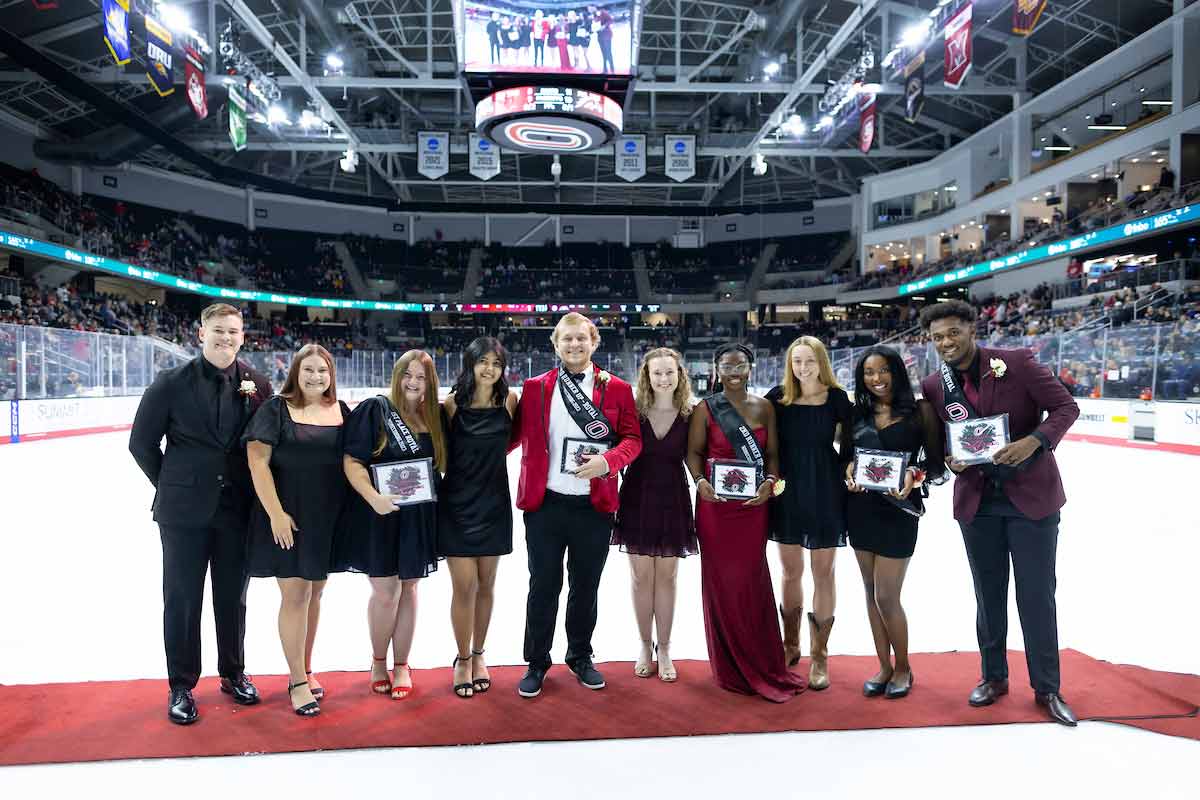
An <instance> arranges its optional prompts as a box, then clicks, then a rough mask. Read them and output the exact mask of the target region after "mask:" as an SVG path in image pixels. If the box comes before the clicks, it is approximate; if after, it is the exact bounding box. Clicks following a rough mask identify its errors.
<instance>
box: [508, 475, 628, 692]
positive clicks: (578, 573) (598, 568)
mask: <svg viewBox="0 0 1200 800" xmlns="http://www.w3.org/2000/svg"><path fill="white" fill-rule="evenodd" d="M612 525H613V517H612V514H601V513H600V512H599V511H597V510H596V509H595V508H593V507H592V501H591V499H590V498H589V497H588V496H587V495H579V496H576V495H565V494H558V493H556V492H550V491H547V492H546V499H545V501H543V503H542V507H541V508H539V509H538V510H537V511H526V512H525V546H526V549H527V551H528V553H529V599H528V601H527V603H526V608H525V661H526V662H528V664H529V666H531V667H536V668H538V669H549V667H550V664H551V663H552V662H551V658H550V649H551V647H552V646H553V645H554V623H555V621H556V620H557V618H558V597H559V595H560V594H561V593H562V582H563V556H564V555H566V558H567V584H568V587H569V590H568V593H567V619H566V628H567V657H566V662H567V664H568V665H570V664H573V663H575V662H576V661H578V660H579V659H583V658H591V657H592V632H593V631H594V630H595V629H596V616H597V607H596V594H597V591H598V590H599V588H600V576H601V574H602V573H603V572H604V562H605V560H606V559H607V558H608V544H609V540H610V538H611V537H612Z"/></svg>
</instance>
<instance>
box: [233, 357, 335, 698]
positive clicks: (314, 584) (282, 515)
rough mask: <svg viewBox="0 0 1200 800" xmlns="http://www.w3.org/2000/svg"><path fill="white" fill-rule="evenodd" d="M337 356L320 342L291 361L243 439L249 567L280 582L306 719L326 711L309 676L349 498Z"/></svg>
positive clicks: (283, 621) (291, 681)
mask: <svg viewBox="0 0 1200 800" xmlns="http://www.w3.org/2000/svg"><path fill="white" fill-rule="evenodd" d="M349 415H350V409H349V408H347V407H346V404H345V403H341V402H339V401H338V399H337V370H336V369H335V367H334V363H333V356H331V355H330V354H329V351H327V350H326V349H325V348H324V347H321V346H320V345H318V344H309V345H305V346H304V347H302V348H301V349H300V352H298V353H296V357H295V358H293V359H292V365H291V368H290V369H289V370H288V373H287V378H286V380H285V381H284V384H283V389H281V390H280V392H279V394H278V395H276V396H275V397H272V398H271V399H270V400H268V401H267V402H265V403H263V404H262V405H261V406H259V408H258V411H256V412H255V414H254V417H253V418H252V419H251V420H250V423H249V424H248V425H247V426H246V430H245V432H244V433H243V434H242V441H243V442H244V443H245V444H246V454H247V457H248V459H249V462H250V477H251V479H252V480H253V481H254V492H255V494H256V495H257V496H258V502H257V503H255V504H254V509H253V511H252V512H251V515H250V528H249V533H248V541H247V558H246V564H247V571H248V572H249V573H250V575H252V576H254V577H256V578H275V579H276V580H277V581H278V582H279V592H280V595H281V598H280V603H279V640H280V643H281V644H282V645H283V655H284V658H286V659H287V663H288V695H289V697H290V699H291V701H292V708H293V709H294V710H295V712H296V713H297V714H299V715H301V716H305V717H309V716H315V715H317V714H319V713H320V711H321V707H320V705H319V704H318V702H317V701H318V700H319V699H320V698H321V697H323V696H324V694H325V690H324V689H323V688H321V685H320V684H319V683H318V682H317V680H316V679H315V678H312V677H310V676H311V675H312V667H311V664H312V651H313V641H314V640H315V639H316V635H317V622H318V620H319V619H320V617H321V592H322V591H323V590H324V589H325V579H326V578H327V577H328V576H329V570H330V565H331V563H332V560H333V549H334V538H335V536H337V535H338V534H339V532H340V530H341V525H340V523H341V519H342V510H343V508H344V506H345V501H346V489H347V487H346V479H345V476H344V475H343V474H342V441H341V432H342V422H343V420H344V419H345V418H346V417H348V416H349Z"/></svg>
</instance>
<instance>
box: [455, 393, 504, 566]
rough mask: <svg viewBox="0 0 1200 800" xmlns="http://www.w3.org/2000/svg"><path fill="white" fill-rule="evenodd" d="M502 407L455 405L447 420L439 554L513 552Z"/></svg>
mask: <svg viewBox="0 0 1200 800" xmlns="http://www.w3.org/2000/svg"><path fill="white" fill-rule="evenodd" d="M511 431H512V417H511V416H510V415H509V413H508V409H507V408H505V407H504V406H498V407H496V408H459V409H458V411H457V412H456V413H455V414H454V417H453V418H452V419H451V420H450V442H449V446H450V464H449V466H448V468H447V470H446V479H445V480H444V481H443V482H442V487H441V490H440V496H439V501H438V529H437V531H438V532H437V553H438V555H439V556H440V557H443V558H444V557H446V556H461V557H475V556H503V555H508V554H509V553H511V552H512V549H513V544H512V530H513V518H512V501H511V495H510V494H509V489H508V465H507V463H506V457H507V455H508V436H509V433H510V432H511Z"/></svg>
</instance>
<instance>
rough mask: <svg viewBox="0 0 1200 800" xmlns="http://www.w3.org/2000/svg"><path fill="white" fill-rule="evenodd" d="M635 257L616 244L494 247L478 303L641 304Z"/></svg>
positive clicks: (486, 263)
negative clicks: (532, 300) (563, 301)
mask: <svg viewBox="0 0 1200 800" xmlns="http://www.w3.org/2000/svg"><path fill="white" fill-rule="evenodd" d="M636 298H637V284H636V282H635V280H634V275H633V264H632V262H631V261H630V258H629V251H628V250H627V249H626V248H625V247H622V246H617V245H611V244H592V245H587V244H568V245H563V246H561V247H560V246H555V245H554V244H553V243H550V242H547V243H546V244H544V245H542V246H541V247H512V248H503V247H499V246H493V247H491V248H489V250H488V252H487V254H486V255H485V257H484V261H483V268H482V270H481V272H480V276H479V283H478V284H477V285H476V287H475V299H477V300H500V301H504V300H531V299H536V300H539V301H554V300H579V299H582V300H609V299H612V300H619V299H630V300H632V299H636Z"/></svg>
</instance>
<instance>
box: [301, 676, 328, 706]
mask: <svg viewBox="0 0 1200 800" xmlns="http://www.w3.org/2000/svg"><path fill="white" fill-rule="evenodd" d="M304 677H306V678H312V670H311V669H307V670H305V671H304ZM312 696H313V697H315V698H317V699H318V700H320V699H321V698H323V697H324V696H325V687H324V686H318V687H317V688H315V689H313V690H312Z"/></svg>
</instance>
